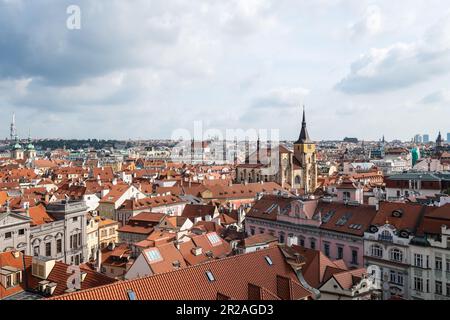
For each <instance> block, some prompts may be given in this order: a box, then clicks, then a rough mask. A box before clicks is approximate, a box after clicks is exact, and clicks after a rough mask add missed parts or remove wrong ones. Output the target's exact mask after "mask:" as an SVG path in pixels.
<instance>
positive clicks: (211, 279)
mask: <svg viewBox="0 0 450 320" xmlns="http://www.w3.org/2000/svg"><path fill="white" fill-rule="evenodd" d="M206 276H207V277H208V280H209V282H214V281H216V278H214V275H213V274H212V272H211V271H209V270H208V271H206Z"/></svg>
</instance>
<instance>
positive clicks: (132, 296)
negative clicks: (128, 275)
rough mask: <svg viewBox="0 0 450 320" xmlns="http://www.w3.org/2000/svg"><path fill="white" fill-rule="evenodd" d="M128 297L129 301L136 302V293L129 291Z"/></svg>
mask: <svg viewBox="0 0 450 320" xmlns="http://www.w3.org/2000/svg"><path fill="white" fill-rule="evenodd" d="M127 295H128V299H129V300H132V301H134V300H136V293H135V292H134V291H133V290H128V291H127Z"/></svg>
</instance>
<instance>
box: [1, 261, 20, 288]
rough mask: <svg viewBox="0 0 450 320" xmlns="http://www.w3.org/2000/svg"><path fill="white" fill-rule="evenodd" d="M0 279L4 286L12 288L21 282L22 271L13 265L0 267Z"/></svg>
mask: <svg viewBox="0 0 450 320" xmlns="http://www.w3.org/2000/svg"><path fill="white" fill-rule="evenodd" d="M0 280H1V284H2V286H3V287H4V288H6V289H8V288H13V287H16V286H18V285H19V284H20V283H21V282H22V271H20V270H19V269H17V268H14V267H9V266H6V267H3V268H1V269H0Z"/></svg>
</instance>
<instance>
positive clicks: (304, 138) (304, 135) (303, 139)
mask: <svg viewBox="0 0 450 320" xmlns="http://www.w3.org/2000/svg"><path fill="white" fill-rule="evenodd" d="M310 142H311V139H309V134H308V130H307V129H306V112H305V106H303V120H302V130H301V131H300V136H299V138H298V140H297V142H296V143H295V144H303V143H310Z"/></svg>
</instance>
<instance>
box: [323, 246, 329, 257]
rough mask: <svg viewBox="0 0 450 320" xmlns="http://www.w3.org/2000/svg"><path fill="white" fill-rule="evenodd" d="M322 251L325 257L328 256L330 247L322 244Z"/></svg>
mask: <svg viewBox="0 0 450 320" xmlns="http://www.w3.org/2000/svg"><path fill="white" fill-rule="evenodd" d="M323 251H324V253H325V255H326V256H327V257H329V256H330V245H329V244H328V243H324V245H323Z"/></svg>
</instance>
